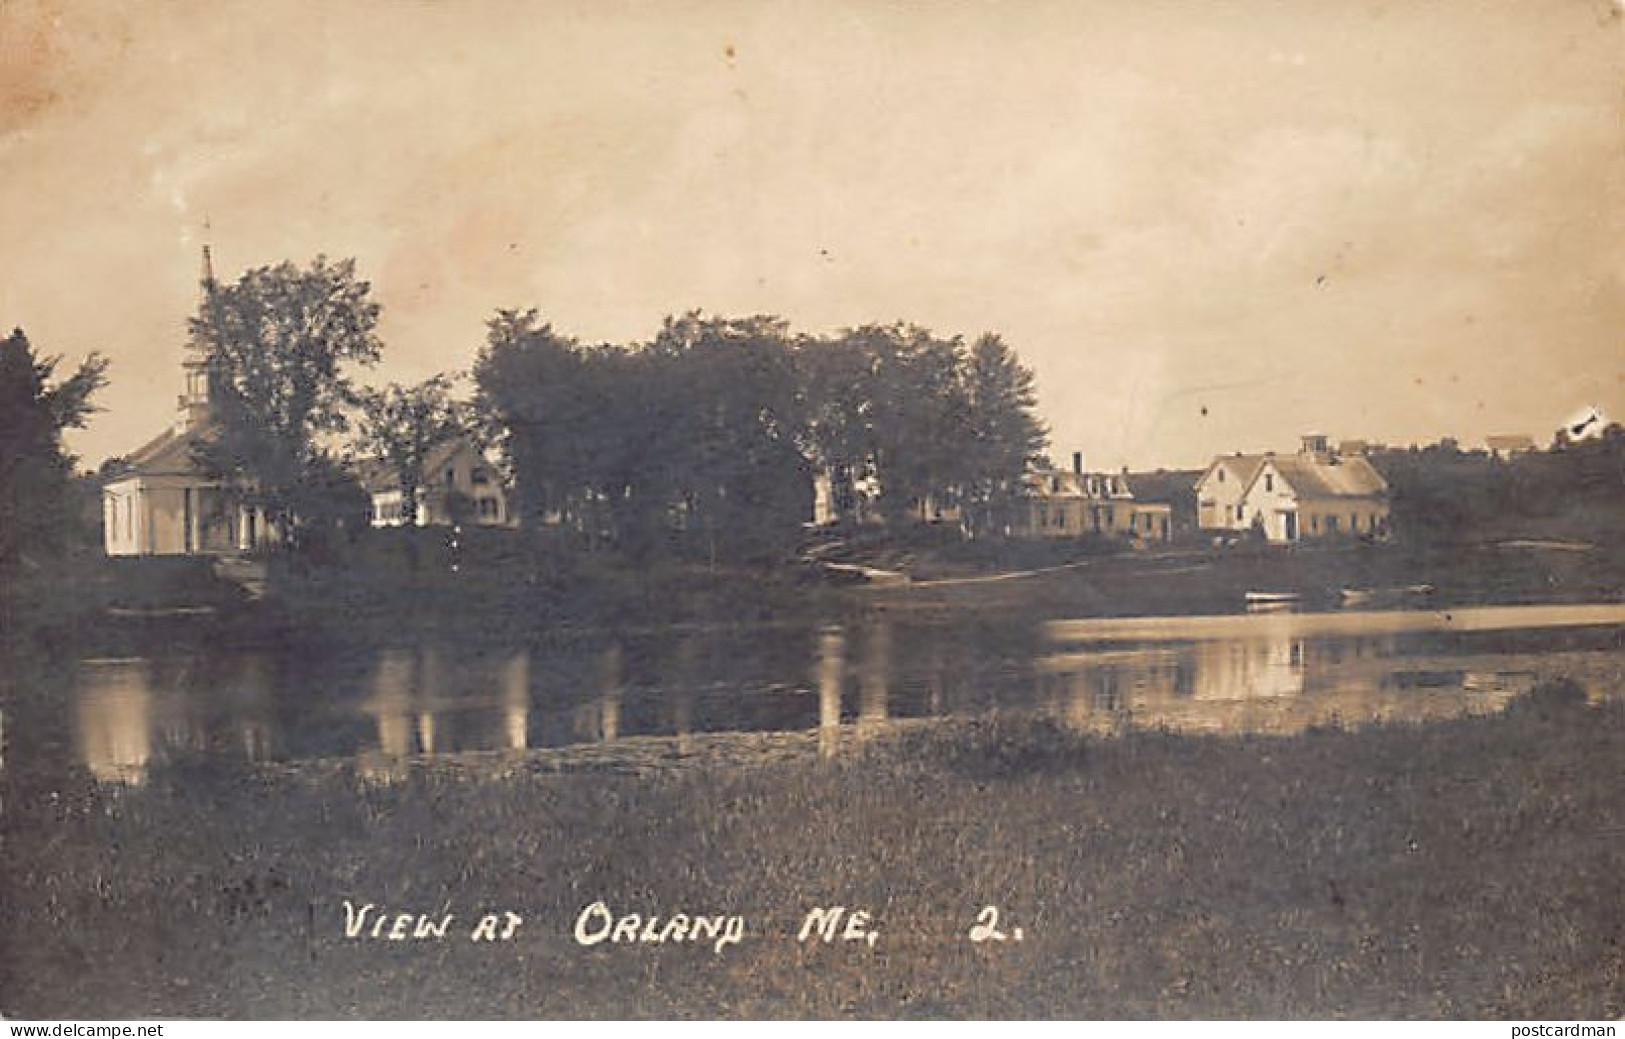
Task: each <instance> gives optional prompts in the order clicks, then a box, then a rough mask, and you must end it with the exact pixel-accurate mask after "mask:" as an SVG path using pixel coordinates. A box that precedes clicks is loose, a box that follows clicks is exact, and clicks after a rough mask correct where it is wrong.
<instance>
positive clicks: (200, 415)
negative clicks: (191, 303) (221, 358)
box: [175, 244, 219, 433]
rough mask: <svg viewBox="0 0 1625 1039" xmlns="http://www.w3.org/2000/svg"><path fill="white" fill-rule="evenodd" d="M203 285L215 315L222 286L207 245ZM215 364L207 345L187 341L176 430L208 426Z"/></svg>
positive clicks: (205, 305) (204, 299)
mask: <svg viewBox="0 0 1625 1039" xmlns="http://www.w3.org/2000/svg"><path fill="white" fill-rule="evenodd" d="M200 285H201V300H200V302H201V303H202V308H201V309H202V312H203V313H204V314H206V315H211V316H212V315H213V314H214V309H215V306H216V292H217V291H218V289H219V286H218V284H217V283H216V282H215V280H214V257H213V256H212V255H211V253H210V251H209V246H208V245H207V244H205V245H204V246H203V274H202V281H201V283H200ZM212 368H213V364H212V363H211V358H210V357H209V352H208V350H207V348H205V347H204V346H202V345H201V344H199V343H196V342H191V343H188V344H187V347H186V356H185V357H183V358H182V359H181V371H182V374H183V375H184V377H185V380H186V383H185V386H186V390H185V392H184V393H182V394H181V396H180V400H179V402H178V403H179V410H178V413H177V415H176V416H175V432H177V433H185V432H189V431H191V430H194V429H197V428H199V427H201V426H203V425H205V424H206V423H207V422H208V421H209V418H210V416H211V415H212V414H213V407H214V405H213V392H214V375H213V371H212Z"/></svg>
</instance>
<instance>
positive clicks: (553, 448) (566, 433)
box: [474, 310, 601, 525]
mask: <svg viewBox="0 0 1625 1039" xmlns="http://www.w3.org/2000/svg"><path fill="white" fill-rule="evenodd" d="M485 327H486V335H485V345H484V346H483V347H481V349H480V353H479V359H478V360H477V361H476V362H475V364H474V386H475V394H474V412H475V415H476V417H477V419H478V421H479V423H480V425H481V426H482V427H483V428H484V432H485V439H487V440H489V441H490V442H492V443H494V444H495V445H496V446H497V448H498V449H499V450H500V451H501V453H502V456H503V459H504V460H505V462H506V463H507V466H508V469H509V472H510V474H511V475H512V477H513V480H514V486H515V490H516V492H517V494H518V496H519V499H520V501H521V503H522V504H521V508H522V509H523V510H524V512H525V513H526V514H527V515H529V516H530V517H531V520H532V522H533V523H535V524H538V525H539V523H540V521H541V520H542V519H543V518H544V517H545V516H546V515H547V514H548V513H549V512H550V511H558V512H561V513H562V512H566V511H568V509H569V507H570V505H571V500H572V497H573V496H575V495H577V494H578V492H579V491H580V490H581V488H582V487H583V486H584V485H585V483H586V482H587V475H588V471H589V463H590V462H591V460H593V459H598V458H600V457H601V456H600V450H599V446H600V445H597V444H595V443H592V442H591V433H592V430H593V428H594V425H593V419H594V418H595V417H599V416H600V412H601V407H600V403H601V402H598V401H595V400H594V399H592V395H591V394H589V393H588V392H587V385H586V379H587V372H586V362H585V359H584V358H583V356H582V350H581V347H580V344H578V343H577V342H576V341H575V340H573V339H570V338H567V337H565V336H562V335H559V334H558V333H556V332H554V331H553V326H552V325H550V324H547V323H545V322H543V321H542V320H541V318H540V316H539V315H538V314H537V312H536V311H535V310H524V311H520V310H500V311H498V312H497V314H496V316H495V317H493V318H491V319H490V320H489V321H487V322H486V326H485Z"/></svg>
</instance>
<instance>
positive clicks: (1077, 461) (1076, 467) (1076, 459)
mask: <svg viewBox="0 0 1625 1039" xmlns="http://www.w3.org/2000/svg"><path fill="white" fill-rule="evenodd" d="M1072 474H1073V475H1074V476H1082V475H1083V452H1082V451H1074V452H1072Z"/></svg>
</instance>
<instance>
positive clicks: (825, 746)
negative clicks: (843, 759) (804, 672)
mask: <svg viewBox="0 0 1625 1039" xmlns="http://www.w3.org/2000/svg"><path fill="white" fill-rule="evenodd" d="M814 671H815V672H816V675H815V677H814V681H815V682H816V683H817V685H818V753H819V755H820V756H821V757H826V758H831V757H834V756H835V755H836V754H837V753H839V752H840V749H841V687H842V686H843V685H845V684H846V636H845V635H842V634H841V629H840V628H826V629H824V631H823V632H822V633H821V634H820V635H819V636H818V659H817V663H816V664H815V665H814Z"/></svg>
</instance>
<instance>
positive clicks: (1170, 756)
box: [0, 686, 1625, 1019]
mask: <svg viewBox="0 0 1625 1039" xmlns="http://www.w3.org/2000/svg"><path fill="white" fill-rule="evenodd" d="M1574 692H1575V691H1574V690H1573V689H1572V687H1564V686H1555V687H1552V688H1550V689H1547V690H1544V691H1543V692H1541V693H1539V694H1537V695H1536V696H1534V697H1532V698H1531V699H1530V700H1528V701H1526V702H1524V703H1522V704H1520V705H1518V706H1517V707H1516V708H1515V709H1514V710H1513V711H1511V712H1509V713H1508V714H1506V715H1503V716H1497V717H1488V718H1464V719H1460V720H1456V721H1450V722H1444V723H1436V724H1432V725H1428V726H1426V727H1419V728H1411V727H1397V726H1396V727H1386V728H1372V729H1365V730H1360V731H1356V732H1344V731H1314V732H1310V733H1308V734H1305V735H1302V736H1297V737H1292V738H1205V737H1186V736H1174V735H1168V734H1162V733H1140V734H1132V735H1128V736H1125V737H1121V738H1117V739H1110V740H1100V739H1095V738H1089V737H1084V736H1079V735H1076V734H1073V733H1071V732H1068V731H1065V730H1063V729H1060V728H1057V727H1055V726H1053V725H1051V724H1048V723H1046V722H1043V721H1041V720H1031V719H1024V720H997V719H995V720H991V721H986V722H979V723H940V724H932V725H925V726H920V727H916V728H913V729H909V730H906V731H900V732H897V733H895V734H893V735H892V736H890V737H881V738H876V739H874V740H871V741H869V742H867V743H865V744H864V745H862V746H861V747H859V748H856V749H854V750H852V751H851V752H850V753H845V754H842V755H841V756H838V757H836V758H834V759H832V760H821V759H820V758H819V757H818V755H817V753H816V747H817V742H816V736H813V735H808V736H807V737H806V738H805V739H801V740H800V741H799V743H798V738H795V737H792V738H790V739H789V740H788V741H787V742H786V743H785V745H784V746H781V747H779V748H778V751H779V752H776V753H774V754H771V755H765V754H756V755H752V754H748V753H745V751H746V750H748V748H747V747H744V746H743V745H742V747H741V753H740V754H739V755H737V756H735V757H734V759H733V760H722V761H719V760H718V758H717V757H716V756H715V755H708V756H704V757H702V758H700V759H696V760H687V761H685V760H680V759H672V758H669V757H665V758H660V759H658V760H657V761H655V762H653V763H652V764H651V766H650V767H646V768H640V769H633V770H629V771H622V770H616V769H614V768H610V767H608V766H606V765H605V764H604V763H603V762H598V763H596V764H592V765H584V764H577V765H574V766H572V765H570V763H569V762H568V760H561V759H547V758H545V757H540V756H533V757H529V758H519V759H496V758H493V759H489V760H487V761H485V762H483V763H482V764H480V765H478V766H469V765H464V766H450V765H440V764H429V765H424V766H421V767H414V768H412V769H410V770H408V771H406V772H405V773H404V774H402V775H399V776H397V777H396V778H395V779H394V780H393V781H392V782H387V783H381V782H378V781H376V780H369V779H367V778H365V777H363V776H361V775H359V774H357V772H356V771H355V769H354V767H353V766H352V765H349V764H344V763H333V764H331V765H313V766H306V767H300V768H292V769H284V770H278V771H271V770H251V769H248V768H246V767H245V768H242V769H235V768H225V767H218V766H205V765H197V766H190V767H178V768H172V769H170V770H169V771H166V772H160V773H158V774H156V775H155V776H154V777H153V779H152V781H151V782H150V783H149V784H148V785H147V786H146V787H144V788H139V789H133V790H125V791H119V790H114V789H107V788H96V787H93V786H92V785H91V784H90V783H89V781H88V780H81V781H80V782H79V783H77V784H72V783H69V784H64V783H49V784H48V783H43V782H36V781H33V780H29V781H26V782H25V781H24V780H23V779H21V778H19V777H18V774H17V769H18V765H19V764H23V763H20V762H18V761H17V760H15V759H14V758H12V759H8V761H7V766H8V768H9V769H10V770H11V771H10V772H9V773H8V779H7V788H6V790H5V794H6V798H5V802H4V812H5V814H4V816H3V818H4V827H5V828H4V832H3V842H4V844H3V851H4V854H3V855H0V891H3V892H4V899H3V901H0V942H3V946H0V1003H3V1006H0V1010H3V1012H4V1013H5V1014H6V1015H7V1016H22V1017H28V1018H56V1017H68V1018H80V1019H84V1018H123V1017H139V1016H163V1017H173V1016H183V1017H184V1016H227V1017H244V1016H252V1017H288V1016H321V1017H331V1016H339V1017H347V1016H367V1017H384V1018H390V1017H429V1016H435V1017H485V1016H502V1017H530V1018H547V1017H596V1016H615V1017H627V1016H631V1017H651V1016H659V1017H668V1016H669V1017H695V1016H701V1017H745V1016H750V1017H839V1016H861V1017H894V1016H898V1017H982V1016H998V1017H1062V1016H1064V1017H1082V1018H1118V1017H1168V1018H1190V1017H1197V1018H1201V1017H1239V1016H1255V1017H1269V1018H1277V1017H1288V1018H1293V1017H1342V1016H1359V1017H1451V1018H1462V1017H1465V1018H1482V1017H1518V1018H1546V1019H1555V1018H1563V1019H1572V1018H1584V1019H1589V1018H1600V1017H1618V1016H1619V1015H1620V1014H1621V1013H1622V1012H1625V879H1622V878H1625V707H1622V706H1621V705H1619V704H1618V703H1606V704H1604V705H1602V706H1585V705H1584V704H1583V703H1580V702H1577V697H1576V696H1575V695H1574ZM8 721H9V719H8ZM723 757H724V758H727V757H728V756H727V755H724V756H723ZM345 899H350V900H352V901H353V902H355V903H358V904H359V903H364V902H372V903H376V904H377V905H379V906H380V907H384V908H386V909H388V910H390V911H414V912H416V911H422V912H427V913H430V914H433V915H435V916H437V917H438V915H439V914H440V913H441V912H442V911H443V908H444V907H448V906H449V908H450V911H451V912H452V913H454V914H455V917H456V919H455V921H454V923H453V925H452V927H451V928H450V929H449V931H448V934H447V937H446V938H444V939H441V940H433V939H429V940H424V941H403V942H390V941H385V940H372V939H347V938H346V937H345V930H344V928H345V913H344V904H343V903H344V900H345ZM596 901H602V902H604V903H605V904H606V905H607V906H608V907H610V908H611V909H612V911H614V912H615V913H617V914H624V913H632V912H637V913H640V914H648V913H658V914H660V915H661V916H663V917H664V916H669V914H672V913H676V912H679V911H682V912H687V913H690V914H699V913H706V914H710V913H716V914H739V915H740V916H742V917H743V919H744V927H745V931H744V936H743V938H742V940H741V941H740V942H739V943H738V944H736V945H731V946H728V947H726V948H724V949H723V950H722V951H721V952H717V951H715V950H714V948H713V944H714V943H711V942H706V943H703V944H692V943H683V944H676V943H667V944H652V943H648V944H646V943H622V944H612V943H608V942H605V943H603V944H599V945H596V946H593V947H590V948H588V947H582V946H579V945H577V944H576V942H575V940H574V938H573V937H572V933H571V932H572V928H573V926H574V924H575V921H576V918H577V915H578V914H579V913H580V912H581V910H582V909H583V908H584V907H586V906H588V905H589V904H591V903H593V902H596ZM832 905H840V906H846V907H849V908H863V909H867V910H868V911H870V912H871V913H872V914H873V924H872V928H873V930H875V931H876V932H878V934H879V937H878V938H877V940H876V941H875V943H874V944H873V945H872V946H871V945H869V944H868V943H867V942H852V943H836V944H831V945H824V944H823V943H813V942H809V943H806V944H802V943H799V942H798V941H797V940H796V931H797V930H798V929H799V927H800V925H801V922H802V915H803V914H804V913H805V912H806V911H807V910H809V909H811V908H812V907H815V906H832ZM987 905H994V906H997V907H999V908H1000V909H1001V910H1002V913H1001V925H1002V926H1003V928H1004V929H1005V930H1006V932H1007V933H1010V934H1012V935H1013V929H1014V928H1015V927H1020V928H1021V929H1022V935H1023V937H1022V940H1021V941H1019V942H1017V941H1013V940H1011V941H1006V942H1004V943H998V942H986V943H981V944H973V943H972V942H970V941H969V939H968V933H969V931H970V928H971V927H972V925H973V924H974V923H975V922H976V918H977V914H978V912H979V911H980V910H981V909H982V908H983V907H984V906H987ZM503 910H511V911H513V912H515V913H517V914H519V915H521V916H522V917H523V918H524V923H523V924H522V925H521V926H520V927H519V928H518V929H517V930H516V931H515V932H514V935H513V937H512V939H511V940H510V941H508V942H505V943H504V942H495V943H483V942H482V943H476V942H473V941H471V940H469V932H470V930H471V929H472V926H473V924H474V921H475V919H476V917H477V916H478V915H479V914H480V913H482V912H485V911H493V912H500V911H503Z"/></svg>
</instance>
